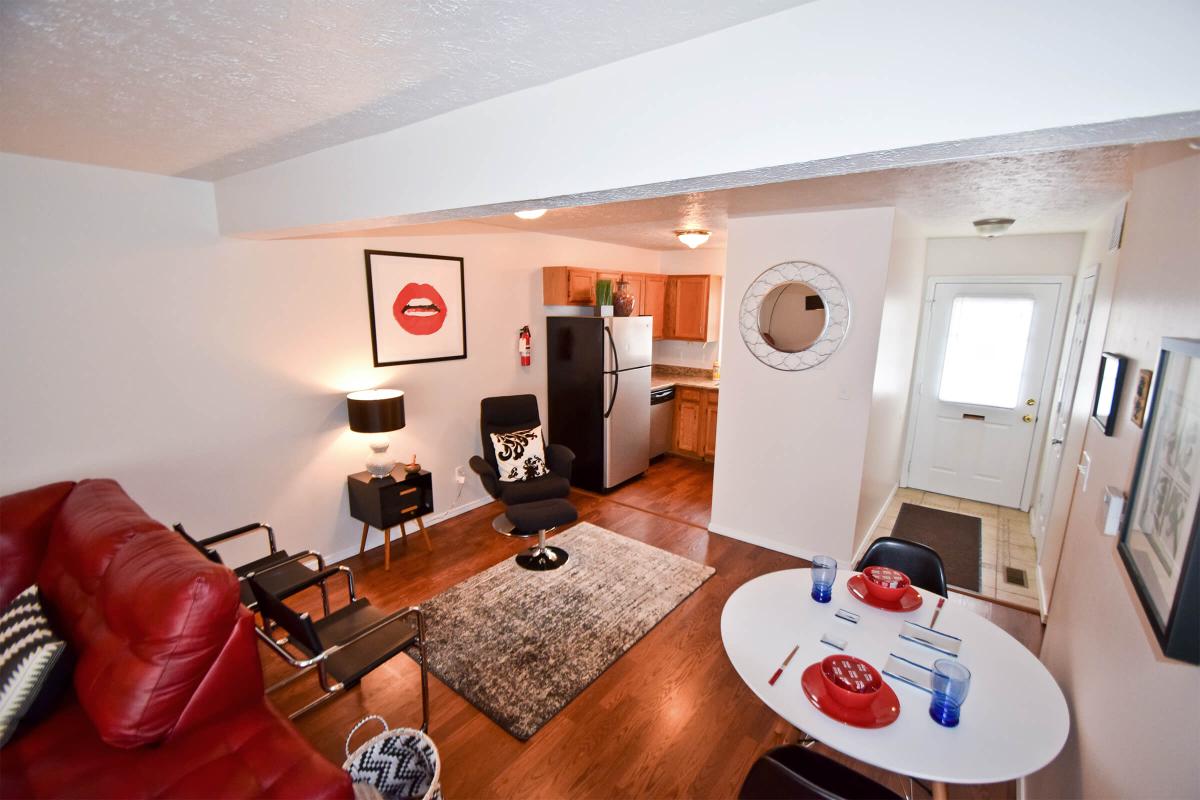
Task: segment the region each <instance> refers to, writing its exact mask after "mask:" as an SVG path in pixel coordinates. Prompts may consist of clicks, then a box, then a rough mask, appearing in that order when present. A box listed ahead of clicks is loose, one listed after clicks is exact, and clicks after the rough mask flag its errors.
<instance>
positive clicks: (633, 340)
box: [604, 317, 654, 372]
mask: <svg viewBox="0 0 1200 800" xmlns="http://www.w3.org/2000/svg"><path fill="white" fill-rule="evenodd" d="M653 322H654V318H653V317H606V318H605V320H604V327H605V328H607V329H608V334H609V335H608V336H606V337H605V338H606V339H607V340H608V341H606V342H605V343H604V371H605V372H612V371H613V370H614V369H637V368H639V367H648V366H650V359H651V356H652V355H653V349H654V333H653V330H652V328H651V327H650V326H651V324H652V323H653ZM614 351H615V355H616V360H615V361H614V360H613V355H614Z"/></svg>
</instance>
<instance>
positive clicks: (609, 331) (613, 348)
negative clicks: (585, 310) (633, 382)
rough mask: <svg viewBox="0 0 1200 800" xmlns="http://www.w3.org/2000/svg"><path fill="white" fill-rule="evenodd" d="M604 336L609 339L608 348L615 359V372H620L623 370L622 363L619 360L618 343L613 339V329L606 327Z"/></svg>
mask: <svg viewBox="0 0 1200 800" xmlns="http://www.w3.org/2000/svg"><path fill="white" fill-rule="evenodd" d="M604 334H605V335H606V336H607V337H608V348H609V349H610V350H611V351H612V357H613V368H612V371H613V372H618V371H620V369H621V362H620V361H619V360H618V359H617V342H616V340H614V339H613V335H612V329H611V328H609V327H608V326H607V325H605V326H604Z"/></svg>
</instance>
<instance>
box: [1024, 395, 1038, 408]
mask: <svg viewBox="0 0 1200 800" xmlns="http://www.w3.org/2000/svg"><path fill="white" fill-rule="evenodd" d="M1035 404H1037V400H1034V399H1033V398H1032V397H1031V398H1029V399H1028V400H1026V401H1025V405H1027V406H1032V405H1035Z"/></svg>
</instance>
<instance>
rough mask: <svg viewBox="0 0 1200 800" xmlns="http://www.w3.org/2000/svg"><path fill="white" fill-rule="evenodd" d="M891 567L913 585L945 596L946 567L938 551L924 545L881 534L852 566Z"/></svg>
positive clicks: (858, 567)
mask: <svg viewBox="0 0 1200 800" xmlns="http://www.w3.org/2000/svg"><path fill="white" fill-rule="evenodd" d="M877 566H878V567H891V568H892V569H898V570H900V571H901V572H903V573H904V574H905V575H907V576H908V579H909V580H910V581H912V585H913V586H917V587H920V588H921V589H927V590H929V591H931V592H933V593H935V594H940V595H941V596H942V597H946V596H947V594H946V591H947V590H946V568H945V566H943V564H942V557H941V556H939V555H938V554H937V550H934V549H933V548H932V547H926V546H925V545H923V544H917V543H916V542H910V541H908V540H907V539H897V538H895V537H893V536H881V537H880V538H878V539H876V540H875V541H873V542H871V546H870V547H868V548H867V552H866V553H865V554H864V555H863V557H862V560H861V561H859V562H858V564H857V565H856V566H855V567H854V569H855V570H857V571H858V572H862V571H863V570H864V569H866V568H867V567H877Z"/></svg>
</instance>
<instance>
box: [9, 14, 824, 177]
mask: <svg viewBox="0 0 1200 800" xmlns="http://www.w3.org/2000/svg"><path fill="white" fill-rule="evenodd" d="M803 2H806V0H738V2H733V3H731V2H728V0H655V1H654V2H648V1H647V0H605V2H595V0H422V1H421V2H412V1H411V0H407V1H398V0H267V1H263V2H259V1H256V0H250V1H247V0H135V2H105V1H104V0H58V1H57V2H48V0H0V107H2V108H3V109H4V111H3V113H0V149H2V150H5V151H8V152H16V153H24V154H27V155H35V156H42V157H46V158H56V159H62V160H66V161H82V162H86V163H91V164H102V165H105V166H111V167H121V168H125V169H134V170H140V171H143V172H155V173H160V174H164V175H179V176H184V177H193V178H202V179H206V180H215V179H218V178H222V177H226V176H228V175H233V174H237V173H239V172H245V171H247V170H250V169H254V168H256V167H261V166H264V165H266V164H271V163H275V162H278V161H283V160H286V159H288V158H293V157H295V156H299V155H303V154H305V153H309V152H312V151H315V150H319V149H322V148H325V147H329V146H332V145H336V144H340V143H343V142H347V141H350V140H353V139H358V138H361V137H363V136H369V135H372V134H376V133H381V132H383V131H387V130H391V129H393V128H398V127H400V126H403V125H408V124H411V123H413V122H417V121H419V120H422V119H427V118H429V117H433V116H436V115H438V114H442V113H445V112H447V111H450V110H453V109H455V108H459V107H462V106H466V105H470V104H472V103H477V102H479V101H481V100H486V99H488V98H491V97H497V96H499V95H502V94H507V93H509V92H513V91H517V90H519V89H523V88H526V87H530V86H535V85H538V84H541V83H546V82H549V81H553V80H556V79H558V78H562V77H565V76H567V75H570V74H573V73H576V72H580V71H583V70H586V69H590V68H592V67H596V66H600V65H602V64H606V63H609V62H612V61H616V60H619V59H622V58H628V57H629V56H632V55H636V54H638V53H641V52H646V51H648V50H653V49H656V48H659V47H665V46H667V45H670V44H674V43H677V42H681V41H684V40H686V39H691V38H694V37H696V36H700V35H703V34H706V33H711V32H713V31H716V30H720V29H721V28H725V27H729V26H731V25H735V24H737V23H740V22H745V21H748V20H751V19H754V18H757V17H761V16H765V15H767V14H771V13H774V12H777V11H781V10H783V9H786V8H790V7H793V6H797V5H801V4H802V3H803Z"/></svg>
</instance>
